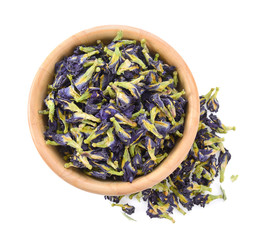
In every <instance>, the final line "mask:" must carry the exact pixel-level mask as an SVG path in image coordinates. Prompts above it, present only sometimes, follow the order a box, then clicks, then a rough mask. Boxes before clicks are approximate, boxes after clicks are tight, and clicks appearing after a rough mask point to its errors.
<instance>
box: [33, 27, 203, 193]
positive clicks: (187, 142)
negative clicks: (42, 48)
mask: <svg viewBox="0 0 259 240" xmlns="http://www.w3.org/2000/svg"><path fill="white" fill-rule="evenodd" d="M119 30H122V31H123V33H124V36H125V38H130V36H135V37H134V38H135V39H136V38H137V39H136V40H139V39H142V38H145V39H146V40H147V44H150V43H152V46H153V47H158V46H159V49H160V50H161V51H162V52H163V53H165V55H164V56H168V55H169V56H171V55H172V56H174V58H176V60H177V62H176V63H177V65H178V66H179V67H178V68H177V71H178V74H179V75H180V78H181V79H185V81H187V82H188V85H187V86H185V90H186V88H187V91H186V92H188V96H187V98H188V107H187V114H186V121H185V129H184V134H183V137H182V139H181V140H180V141H179V142H178V143H177V145H176V146H175V147H174V148H173V150H172V151H171V152H170V153H169V155H168V157H167V158H166V159H165V160H163V162H162V163H161V164H160V165H159V166H158V167H156V168H155V169H154V170H153V171H152V172H151V173H149V174H147V175H145V176H141V177H138V178H136V179H134V180H133V182H132V183H129V182H112V181H103V180H99V179H95V178H93V177H89V176H86V175H85V174H81V173H80V172H79V171H78V170H77V169H65V168H64V166H63V165H62V164H60V162H59V161H60V160H59V159H58V156H57V154H56V155H55V153H54V152H55V150H54V149H53V147H52V146H48V145H47V144H45V141H44V136H43V127H44V126H42V124H41V122H40V121H39V117H38V116H37V113H38V110H40V109H36V108H37V106H36V103H35V100H39V99H38V98H37V97H38V94H37V92H38V90H39V89H40V87H42V86H44V83H43V82H42V79H46V78H50V76H53V73H54V68H53V61H54V59H56V58H57V57H59V59H62V58H63V57H64V56H65V55H63V57H62V51H63V50H66V49H68V48H70V49H72V48H74V46H75V43H77V44H76V45H80V44H82V43H83V42H84V41H85V40H86V39H90V38H91V37H92V38H93V36H96V39H95V40H97V39H101V40H102V37H100V36H104V35H105V36H109V35H111V34H112V36H115V35H116V32H117V31H119ZM97 36H98V37H97ZM150 41H151V42H150ZM86 42H87V41H86ZM157 44H158V45H157ZM161 51H158V52H159V54H161ZM58 54H59V56H57V55H58ZM168 58H169V57H168ZM55 63H56V62H55ZM45 87H47V85H46V84H45ZM41 101H43V99H42V100H41ZM36 112H37V113H36ZM199 116H200V104H199V94H198V90H197V86H196V83H195V80H194V78H193V76H192V73H191V71H190V69H189V68H188V66H187V64H186V63H185V61H184V60H183V59H182V57H181V56H180V55H179V54H178V53H177V52H176V51H175V49H174V48H173V47H171V46H170V45H169V44H168V43H166V42H165V41H164V40H162V39H161V38H159V37H157V36H156V35H154V34H152V33H149V32H147V31H144V30H142V29H139V28H135V27H130V26H125V25H103V26H98V27H93V28H90V29H87V30H83V31H81V32H78V33H76V34H74V35H72V36H71V37H69V38H68V39H66V40H65V41H63V42H62V43H61V44H59V45H58V46H57V47H56V48H55V49H54V50H53V51H52V52H51V53H50V54H49V55H48V56H47V58H46V59H45V61H44V62H43V64H42V65H41V66H40V67H39V70H38V72H37V74H36V75H35V77H34V80H33V82H32V85H31V89H30V94H29V99H28V123H29V129H30V132H31V136H32V139H33V142H34V145H35V146H36V148H37V150H38V152H39V154H40V156H41V157H42V159H43V160H44V161H45V162H46V164H47V165H48V166H49V167H50V168H51V169H52V170H53V171H54V172H55V173H56V174H57V175H58V176H60V177H61V178H62V179H63V180H65V181H66V182H68V183H70V184H71V185H73V186H75V187H77V188H79V189H82V190H85V191H88V192H91V193H96V194H102V195H109V196H116V195H127V194H132V193H136V192H140V191H143V190H145V189H148V188H151V187H152V186H154V185H155V184H157V183H159V182H161V181H162V180H164V179H165V178H166V177H168V176H169V175H170V174H171V173H172V172H173V171H174V170H175V169H176V168H177V167H178V166H179V165H180V163H181V162H182V161H183V160H184V158H185V157H186V156H187V154H188V152H189V150H190V149H191V146H192V144H193V141H194V139H195V136H196V133H197V129H198V125H199ZM42 117H43V116H42ZM187 121H188V122H187Z"/></svg>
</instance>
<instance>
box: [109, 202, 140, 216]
mask: <svg viewBox="0 0 259 240" xmlns="http://www.w3.org/2000/svg"><path fill="white" fill-rule="evenodd" d="M112 206H113V207H114V206H118V207H121V209H122V211H123V212H125V213H127V214H128V215H131V214H132V213H134V212H135V207H134V206H130V205H128V204H117V203H113V204H112Z"/></svg>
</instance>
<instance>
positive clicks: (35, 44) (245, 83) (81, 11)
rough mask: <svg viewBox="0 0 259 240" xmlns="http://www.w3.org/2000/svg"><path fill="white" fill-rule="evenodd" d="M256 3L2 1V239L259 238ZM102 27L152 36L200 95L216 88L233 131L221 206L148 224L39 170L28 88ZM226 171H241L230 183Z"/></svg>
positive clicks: (41, 165) (141, 215)
mask: <svg viewBox="0 0 259 240" xmlns="http://www.w3.org/2000/svg"><path fill="white" fill-rule="evenodd" d="M257 3H258V2H256V1H248V0H246V1H219V0H218V1H197V0H196V1H162V0H160V1H150V0H149V1H140V0H138V1H135V0H131V1H122V0H121V1H115V0H109V1H102V0H96V1H93V0H92V1H87V0H84V1H76V0H73V1H65V0H63V1H54V0H52V1H48V0H45V1H26V0H23V1H1V3H0V11H1V14H0V24H1V37H0V41H1V44H0V53H1V56H0V62H1V64H0V69H1V72H0V78H1V92H0V100H1V101H0V103H1V108H0V109H1V117H0V121H1V124H0V126H1V132H0V133H1V135H0V136H1V144H0V146H1V157H0V159H1V165H0V168H1V173H0V195H1V196H0V239H3V240H6V239H8V240H9V239H62V240H65V239H203V238H206V239H210V240H213V239H236V238H237V237H238V238H239V239H259V236H258V225H259V224H258V214H259V211H258V197H259V194H258V177H259V176H258V169H259V163H258V162H259V159H258V133H259V132H258V87H259V84H258V81H259V79H258V76H259V36H258V25H259V14H258V10H259V7H258V5H257ZM104 24H124V25H130V26H133V27H138V28H142V29H144V30H147V31H149V32H152V33H154V34H156V35H158V36H160V37H161V38H162V39H164V40H165V41H167V42H168V43H169V44H170V45H171V46H173V47H174V48H175V49H176V50H177V51H178V52H179V53H180V55H181V56H182V57H183V58H184V60H185V61H186V63H187V64H188V66H189V68H190V69H191V71H192V73H193V75H194V78H195V80H196V83H197V85H198V89H199V92H200V93H201V94H204V93H206V92H207V91H208V90H209V89H210V88H211V87H215V86H218V87H220V92H219V95H218V99H219V101H220V103H221V106H220V111H219V117H220V118H221V120H222V121H223V122H224V123H225V124H226V125H235V126H236V128H237V130H236V131H235V132H230V133H229V134H228V135H226V136H225V139H226V141H225V146H226V147H227V148H228V149H229V150H230V152H231V153H232V159H231V161H230V163H229V166H228V167H227V170H226V181H225V182H224V183H223V187H224V189H225V190H226V194H227V197H228V199H227V201H225V202H223V201H222V200H218V201H215V202H213V203H211V204H210V205H208V206H206V207H205V208H204V209H203V208H199V207H195V208H194V209H193V210H192V211H190V212H188V213H187V215H185V216H182V215H180V214H177V213H176V214H174V218H175V220H176V223H175V224H172V223H171V222H169V221H168V220H159V219H152V220H151V219H149V217H148V216H146V214H145V205H144V204H143V205H138V209H137V210H138V213H137V214H136V215H133V218H135V219H136V220H137V221H136V222H134V221H129V220H128V219H126V218H125V217H124V216H123V215H122V214H121V211H120V209H119V208H112V207H110V203H109V202H108V201H105V200H104V199H103V196H100V195H94V194H90V193H87V192H84V191H82V190H79V189H76V188H75V187H73V186H70V185H69V184H67V183H66V182H64V181H63V180H62V179H60V178H59V177H58V176H56V175H55V174H54V173H53V172H52V171H51V170H50V169H49V168H48V167H47V165H46V164H45V163H44V161H43V160H42V159H41V157H40V156H39V154H38V152H37V150H36V148H35V147H34V145H33V142H32V139H31V136H30V132H29V128H28V123H27V102H28V94H29V89H30V86H31V84H32V80H33V78H34V76H35V74H36V72H37V69H38V68H39V66H40V65H41V63H42V62H43V61H44V59H45V58H46V56H47V55H48V54H49V53H50V52H51V51H52V50H53V49H54V48H55V47H56V46H57V45H58V44H59V43H61V42H62V41H63V40H65V39H66V38H68V37H70V36H71V35H73V34H74V33H77V32H79V31H81V30H84V29H88V28H91V27H94V26H98V25H104ZM232 174H239V178H238V179H237V181H236V182H234V183H232V182H231V181H230V176H231V175H232Z"/></svg>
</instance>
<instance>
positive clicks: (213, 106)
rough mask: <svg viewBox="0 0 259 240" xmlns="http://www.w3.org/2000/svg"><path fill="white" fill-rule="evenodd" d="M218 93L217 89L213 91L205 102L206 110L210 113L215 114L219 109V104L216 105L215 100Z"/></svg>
mask: <svg viewBox="0 0 259 240" xmlns="http://www.w3.org/2000/svg"><path fill="white" fill-rule="evenodd" d="M218 91H219V88H218V87H217V88H216V90H215V93H214V94H213V95H212V96H211V97H210V99H209V100H208V101H207V108H208V109H209V110H210V111H211V112H217V111H218V109H219V103H218V100H217V94H218Z"/></svg>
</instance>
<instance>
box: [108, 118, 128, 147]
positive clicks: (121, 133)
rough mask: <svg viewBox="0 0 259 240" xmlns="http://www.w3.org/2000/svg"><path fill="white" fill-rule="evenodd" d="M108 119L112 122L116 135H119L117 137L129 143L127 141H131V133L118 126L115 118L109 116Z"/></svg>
mask: <svg viewBox="0 0 259 240" xmlns="http://www.w3.org/2000/svg"><path fill="white" fill-rule="evenodd" d="M110 121H111V122H112V123H113V126H114V128H115V132H116V134H117V136H118V137H119V139H120V140H121V141H122V142H123V143H124V144H126V145H129V143H130V141H131V135H130V134H129V133H128V132H127V131H126V130H124V129H123V128H122V127H121V126H120V124H119V123H118V122H117V121H116V120H115V118H114V117H112V118H110Z"/></svg>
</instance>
